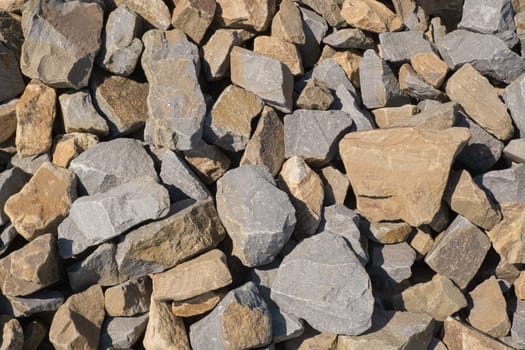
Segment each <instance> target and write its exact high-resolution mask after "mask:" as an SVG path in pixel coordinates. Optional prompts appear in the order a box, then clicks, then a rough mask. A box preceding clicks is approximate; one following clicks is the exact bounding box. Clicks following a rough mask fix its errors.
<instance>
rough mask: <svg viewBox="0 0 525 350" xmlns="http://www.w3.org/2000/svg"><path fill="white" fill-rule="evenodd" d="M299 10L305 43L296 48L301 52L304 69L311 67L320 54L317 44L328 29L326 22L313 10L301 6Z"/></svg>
mask: <svg viewBox="0 0 525 350" xmlns="http://www.w3.org/2000/svg"><path fill="white" fill-rule="evenodd" d="M299 10H300V11H301V16H302V19H303V32H304V35H305V43H304V44H303V45H299V46H298V48H299V52H300V53H301V57H302V61H303V67H304V68H305V69H306V68H311V67H313V66H314V65H315V63H316V62H317V60H318V59H319V56H320V55H321V49H320V47H319V44H320V43H321V41H322V40H323V38H324V36H325V35H326V33H327V31H328V24H327V23H326V20H325V19H324V18H323V17H322V16H320V15H318V14H317V13H315V12H314V11H310V10H308V9H306V8H303V7H301V8H300V9H299Z"/></svg>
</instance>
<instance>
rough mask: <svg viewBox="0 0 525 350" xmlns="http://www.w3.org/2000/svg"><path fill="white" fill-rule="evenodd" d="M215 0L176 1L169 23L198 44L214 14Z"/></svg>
mask: <svg viewBox="0 0 525 350" xmlns="http://www.w3.org/2000/svg"><path fill="white" fill-rule="evenodd" d="M216 6H217V4H216V2H215V0H181V1H179V2H178V4H177V6H176V7H175V10H173V16H172V17H171V23H172V24H173V26H174V27H175V28H178V29H180V30H182V31H183V32H184V33H186V35H187V36H189V37H190V38H191V40H193V41H194V42H196V43H197V44H199V43H200V42H201V40H202V38H203V37H204V34H206V31H207V30H208V27H209V26H210V24H211V22H212V21H213V16H214V15H215V7H216Z"/></svg>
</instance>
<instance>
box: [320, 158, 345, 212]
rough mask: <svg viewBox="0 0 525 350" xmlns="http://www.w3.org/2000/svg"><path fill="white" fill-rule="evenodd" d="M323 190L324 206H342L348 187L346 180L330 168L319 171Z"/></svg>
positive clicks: (334, 169)
mask: <svg viewBox="0 0 525 350" xmlns="http://www.w3.org/2000/svg"><path fill="white" fill-rule="evenodd" d="M320 175H321V179H322V180H323V188H324V202H323V203H324V205H325V206H329V205H333V204H343V203H344V201H345V198H346V194H347V192H348V188H349V187H350V182H349V181H348V178H347V177H346V176H345V175H344V174H343V173H342V172H340V171H339V170H337V169H336V168H334V167H332V166H327V167H324V168H322V169H321V173H320Z"/></svg>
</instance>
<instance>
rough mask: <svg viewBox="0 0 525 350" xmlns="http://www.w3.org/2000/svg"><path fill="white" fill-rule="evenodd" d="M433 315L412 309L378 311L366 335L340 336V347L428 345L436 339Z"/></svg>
mask: <svg viewBox="0 0 525 350" xmlns="http://www.w3.org/2000/svg"><path fill="white" fill-rule="evenodd" d="M433 325H434V324H433V320H432V317H430V316H428V315H425V314H421V313H412V312H397V311H377V312H376V313H375V314H374V317H373V319H372V328H371V329H370V330H369V331H368V333H367V334H365V335H360V336H353V337H349V336H339V338H338V340H337V350H367V349H392V350H404V349H407V350H408V349H426V348H427V346H428V344H429V343H430V341H431V340H432V332H433Z"/></svg>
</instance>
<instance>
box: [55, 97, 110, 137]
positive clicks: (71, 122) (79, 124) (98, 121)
mask: <svg viewBox="0 0 525 350" xmlns="http://www.w3.org/2000/svg"><path fill="white" fill-rule="evenodd" d="M58 101H59V102H60V110H61V111H62V120H63V122H64V129H65V131H66V133H70V132H87V133H92V134H96V135H102V136H104V135H107V134H108V132H109V127H108V124H107V122H106V120H105V119H104V118H103V117H102V116H101V115H100V114H99V113H98V112H97V110H96V109H95V107H94V106H93V101H92V100H91V94H90V93H89V91H87V90H81V91H76V92H70V93H64V94H61V95H60V96H59V97H58Z"/></svg>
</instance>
